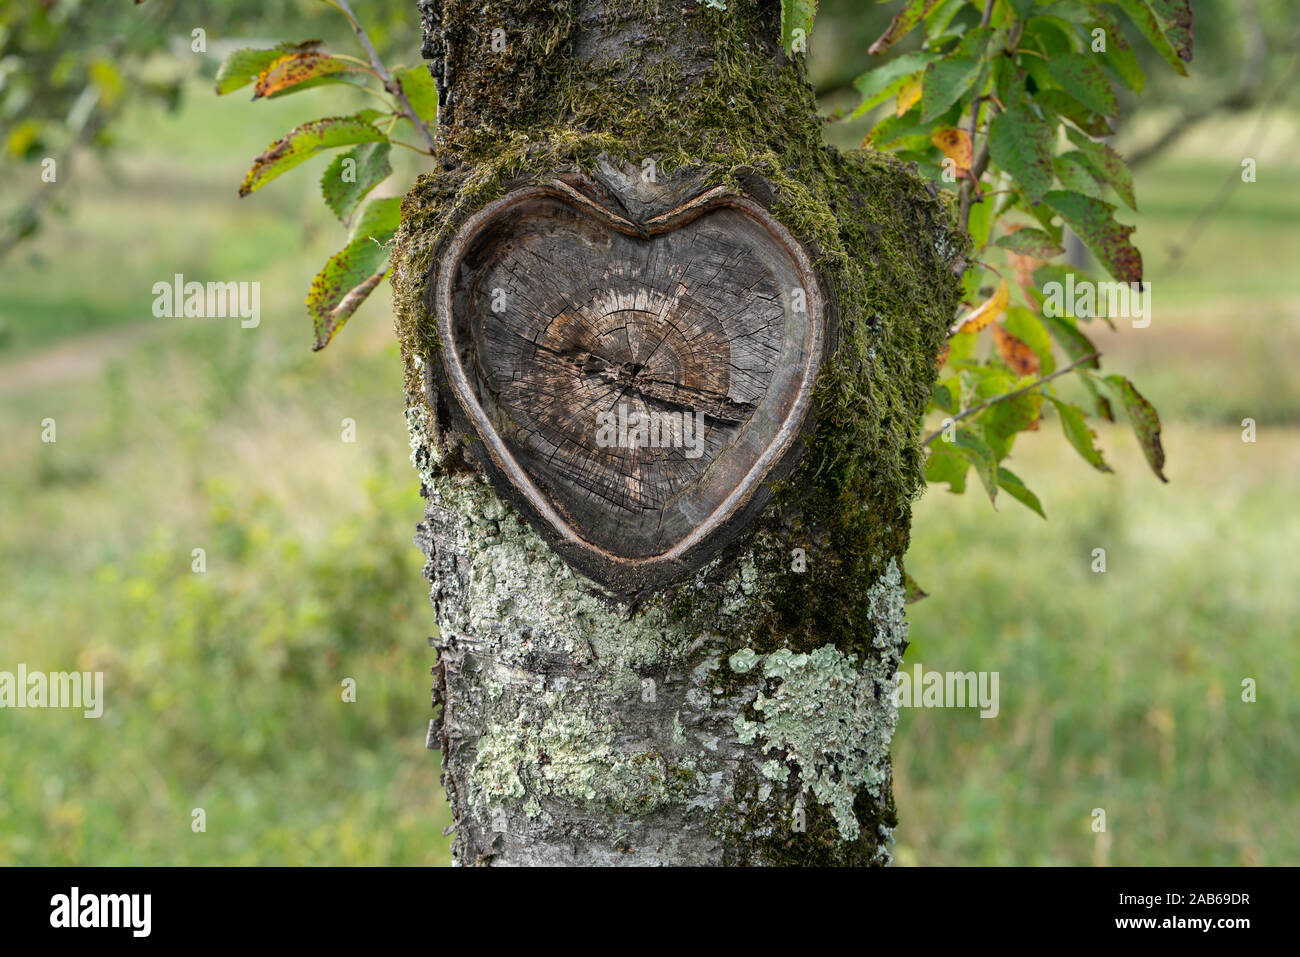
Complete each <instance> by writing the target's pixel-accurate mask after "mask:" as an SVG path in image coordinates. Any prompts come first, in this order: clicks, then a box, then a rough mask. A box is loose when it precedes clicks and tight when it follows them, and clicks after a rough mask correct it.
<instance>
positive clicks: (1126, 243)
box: [1044, 189, 1142, 282]
mask: <svg viewBox="0 0 1300 957" xmlns="http://www.w3.org/2000/svg"><path fill="white" fill-rule="evenodd" d="M1044 199H1045V200H1046V202H1047V205H1048V206H1050V207H1051V208H1052V209H1053V210H1055V211H1056V212H1057V213H1058V214H1059V215H1060V217H1061V219H1063V220H1065V224H1066V225H1067V226H1069V227H1070V228H1071V229H1073V230H1074V232H1075V234H1076V235H1077V236H1078V237H1079V238H1080V239H1081V240H1083V244H1084V245H1085V246H1087V247H1088V248H1089V249H1090V250H1091V251H1092V254H1093V255H1094V256H1096V257H1097V260H1098V261H1099V262H1100V263H1101V264H1102V265H1103V266H1105V267H1106V271H1107V272H1109V273H1110V274H1111V275H1112V276H1114V277H1115V278H1116V279H1118V280H1119V281H1120V282H1141V281H1142V254H1141V253H1140V252H1138V250H1137V247H1136V246H1134V245H1133V243H1132V242H1131V241H1130V240H1129V236H1131V235H1132V234H1133V229H1134V227H1132V226H1125V225H1124V224H1122V223H1119V222H1116V220H1115V207H1114V206H1113V205H1111V204H1110V203H1106V202H1103V201H1102V200H1100V199H1093V198H1092V197H1091V196H1084V195H1083V194H1082V193H1071V192H1066V191H1065V190H1059V189H1058V190H1052V191H1051V192H1050V193H1048V194H1047V196H1046V197H1044Z"/></svg>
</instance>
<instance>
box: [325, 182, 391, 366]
mask: <svg viewBox="0 0 1300 957" xmlns="http://www.w3.org/2000/svg"><path fill="white" fill-rule="evenodd" d="M400 219H401V200H400V199H398V198H396V197H393V198H389V199H375V200H371V201H370V203H368V204H367V205H366V208H365V209H364V210H362V213H361V215H360V217H358V219H357V222H356V225H355V226H354V227H353V229H352V234H351V236H350V237H349V241H348V244H347V245H346V246H344V247H343V249H342V250H340V251H339V252H338V253H336V254H335V255H334V256H332V257H330V261H329V262H328V263H326V264H325V268H324V269H322V270H321V271H320V273H319V274H318V275H317V276H316V278H315V279H313V280H312V284H311V291H310V292H309V293H307V311H308V312H309V313H311V317H312V322H313V324H314V326H315V329H316V344H315V346H313V348H314V349H316V350H320V349H324V348H325V347H326V346H327V345H329V343H330V340H331V339H333V338H334V336H335V334H336V333H337V332H338V331H339V330H340V329H341V328H343V324H344V323H345V322H347V321H348V319H349V318H350V317H351V316H352V314H353V313H354V312H356V311H357V307H358V306H360V305H361V303H362V302H364V301H365V299H366V297H367V296H368V295H370V293H371V292H372V291H374V289H375V287H376V286H378V285H379V283H380V282H381V281H382V280H383V278H384V277H385V276H387V275H388V269H389V266H388V245H387V244H388V241H389V240H390V239H392V238H393V234H394V233H396V232H397V225H398V222H399V221H400Z"/></svg>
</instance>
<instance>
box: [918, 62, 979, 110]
mask: <svg viewBox="0 0 1300 957" xmlns="http://www.w3.org/2000/svg"><path fill="white" fill-rule="evenodd" d="M980 65H981V64H980V61H979V60H975V59H969V58H966V57H948V58H945V59H943V60H939V61H937V62H935V63H931V64H930V65H929V66H927V67H926V68H925V72H924V73H923V74H921V122H923V123H928V122H930V121H931V120H933V119H935V118H936V117H938V116H942V115H943V114H944V112H946V111H947V109H948V108H949V107H950V106H952V105H953V104H954V103H956V102H957V101H958V100H960V99H961V98H962V96H963V95H964V94H965V93H966V91H967V90H969V89H970V88H971V84H973V83H974V82H975V80H976V78H977V77H978V76H979V73H980Z"/></svg>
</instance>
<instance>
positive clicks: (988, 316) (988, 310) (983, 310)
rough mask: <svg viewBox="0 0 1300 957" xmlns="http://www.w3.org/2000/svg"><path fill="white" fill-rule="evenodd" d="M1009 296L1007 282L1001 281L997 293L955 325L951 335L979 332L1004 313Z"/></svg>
mask: <svg viewBox="0 0 1300 957" xmlns="http://www.w3.org/2000/svg"><path fill="white" fill-rule="evenodd" d="M1010 296H1011V290H1010V289H1008V288H1007V281H1006V280H1005V279H1003V280H1002V281H1001V282H999V283H998V288H997V291H996V292H994V293H993V295H991V296H989V298H988V299H987V300H985V301H984V302H983V303H981V304H980V306H979V307H978V308H976V309H974V310H972V311H971V312H969V313H967V314H966V317H965V318H964V319H962V320H961V322H959V323H957V325H956V326H955V327H954V328H953V333H954V334H956V333H959V332H979V331H980V330H981V329H983V328H984V327H985V326H987V325H988V324H989V323H990V322H993V321H994V320H995V319H997V318H998V317H999V316H1000V315H1002V313H1004V312H1006V310H1007V301H1008V300H1009V299H1010Z"/></svg>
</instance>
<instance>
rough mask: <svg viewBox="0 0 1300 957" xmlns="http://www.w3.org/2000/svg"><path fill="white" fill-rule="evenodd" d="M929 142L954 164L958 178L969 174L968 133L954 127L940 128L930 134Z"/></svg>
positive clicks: (970, 152) (969, 146)
mask: <svg viewBox="0 0 1300 957" xmlns="http://www.w3.org/2000/svg"><path fill="white" fill-rule="evenodd" d="M930 142H931V143H933V144H934V145H935V146H937V147H939V149H940V150H942V151H943V155H944V156H946V157H948V159H950V160H952V161H953V163H955V164H956V166H957V175H958V176H965V175H966V174H967V173H969V172H970V164H971V159H972V150H971V141H970V134H969V133H967V132H966V131H965V130H959V129H957V127H955V126H941V127H939V128H938V129H937V130H935V131H934V132H933V133H931V134H930Z"/></svg>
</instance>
